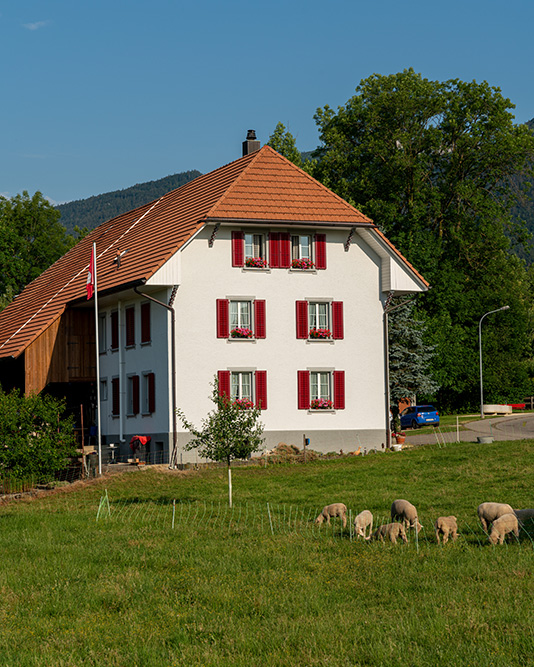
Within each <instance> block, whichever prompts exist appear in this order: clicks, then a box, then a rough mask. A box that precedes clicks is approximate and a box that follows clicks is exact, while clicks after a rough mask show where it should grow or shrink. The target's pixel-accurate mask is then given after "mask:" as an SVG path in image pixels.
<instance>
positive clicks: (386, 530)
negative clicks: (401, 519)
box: [369, 523, 408, 544]
mask: <svg viewBox="0 0 534 667" xmlns="http://www.w3.org/2000/svg"><path fill="white" fill-rule="evenodd" d="M386 537H387V538H388V539H389V541H390V542H393V544H397V538H398V537H400V538H401V539H402V541H403V542H404V543H406V542H408V539H407V537H406V531H405V530H404V526H403V525H402V523H385V524H384V525H382V526H380V528H377V529H376V530H375V532H374V533H373V534H372V535H371V537H370V538H369V539H371V540H381V541H382V542H384V539H385V538H386Z"/></svg>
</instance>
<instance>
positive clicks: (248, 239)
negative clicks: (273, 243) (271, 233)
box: [244, 232, 267, 264]
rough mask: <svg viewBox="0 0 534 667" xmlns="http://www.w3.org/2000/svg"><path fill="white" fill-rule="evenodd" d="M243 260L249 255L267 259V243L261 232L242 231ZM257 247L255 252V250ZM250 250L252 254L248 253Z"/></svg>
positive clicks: (249, 256)
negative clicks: (243, 240) (243, 239)
mask: <svg viewBox="0 0 534 667" xmlns="http://www.w3.org/2000/svg"><path fill="white" fill-rule="evenodd" d="M244 237H245V244H244V246H245V247H244V260H245V264H246V261H247V259H249V258H251V257H261V258H262V259H265V260H267V244H266V240H265V234H264V233H263V232H244ZM256 249H257V252H256ZM251 252H252V254H250V253H251Z"/></svg>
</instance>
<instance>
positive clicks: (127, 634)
mask: <svg viewBox="0 0 534 667" xmlns="http://www.w3.org/2000/svg"><path fill="white" fill-rule="evenodd" d="M533 452H534V443H533V442H529V441H523V442H509V443H493V444H490V445H478V444H455V445H448V446H447V447H443V448H441V449H439V448H432V447H421V448H416V449H412V450H409V451H406V452H401V453H387V454H375V455H369V456H366V457H354V458H345V459H333V460H325V461H317V462H314V463H311V464H307V465H280V466H269V467H268V468H261V467H250V468H236V469H235V470H234V480H233V481H234V505H235V506H234V508H233V509H232V510H231V511H230V510H229V509H228V508H227V507H226V504H225V502H226V497H227V488H226V472H225V471H224V470H221V469H212V470H204V471H199V472H191V473H179V472H170V471H167V470H166V469H165V468H157V469H155V468H154V469H145V470H135V471H132V472H127V473H124V474H122V475H113V476H111V477H108V478H105V479H102V480H97V481H95V482H92V483H79V484H75V485H72V487H71V488H70V489H68V490H64V489H61V490H58V491H56V492H52V493H49V494H43V495H42V496H39V497H38V498H35V499H32V500H29V501H26V500H22V501H16V502H11V503H9V504H5V505H2V506H0V520H1V524H2V531H1V532H0V548H1V553H2V566H1V569H0V593H1V595H0V665H2V667H10V666H19V665H28V666H30V665H31V666H32V667H33V666H40V665H54V666H78V665H94V666H102V665H106V666H121V667H122V666H126V665H128V666H129V667H132V666H143V667H145V666H147V667H150V666H152V665H157V666H159V665H162V666H163V665H247V666H248V667H251V666H255V665H438V664H439V665H477V666H482V665H502V666H509V665H529V664H533V663H534V608H533V603H532V600H533V595H534V567H533V565H534V549H533V540H532V538H531V536H530V535H529V534H528V533H527V532H525V531H523V532H522V534H521V537H520V540H519V542H517V541H516V540H515V538H514V540H513V541H511V542H510V543H508V544H505V545H502V546H496V547H492V546H490V545H489V544H488V541H487V537H486V536H485V534H484V533H483V532H482V529H481V528H480V526H479V525H477V521H476V507H477V505H478V504H479V503H480V502H483V501H486V500H496V501H503V502H509V503H510V504H511V505H512V506H513V507H534V498H533V490H534V465H533ZM106 493H107V498H108V500H109V506H108V503H107V502H102V499H103V498H104V499H105V498H106V495H105V494H106ZM395 498H407V499H409V500H411V501H412V502H413V503H415V504H416V505H417V507H418V509H419V517H420V519H421V521H422V523H423V525H424V527H425V530H424V531H422V532H421V534H420V537H419V539H418V541H417V543H416V541H415V540H414V538H413V536H412V538H411V540H410V543H409V544H408V545H403V544H397V545H391V544H381V543H374V542H373V543H369V542H363V541H358V540H355V539H351V538H352V536H351V531H349V527H348V526H347V529H346V530H345V531H342V530H341V527H340V525H339V524H337V523H334V524H333V525H332V526H331V527H330V528H329V527H328V526H326V525H324V526H322V527H318V526H315V525H314V523H313V518H314V517H315V516H316V515H317V513H318V512H319V510H320V509H321V508H322V506H323V505H325V504H327V503H331V502H344V503H345V504H346V505H347V506H348V507H349V508H350V509H351V512H352V516H354V515H355V513H357V512H359V511H361V510H362V509H370V510H371V511H372V512H373V514H374V515H375V523H380V522H383V521H385V520H386V519H387V515H388V513H389V507H390V504H391V502H392V500H394V499H395ZM173 501H176V503H175V506H174V510H173ZM99 507H100V514H99V518H98V521H97V513H98V510H99ZM449 514H455V515H456V516H457V517H458V522H459V528H460V532H461V536H460V538H459V539H458V541H457V542H456V543H455V544H447V545H445V546H438V545H437V544H436V543H435V539H434V537H433V529H432V525H433V522H434V520H435V519H436V517H437V516H440V515H449Z"/></svg>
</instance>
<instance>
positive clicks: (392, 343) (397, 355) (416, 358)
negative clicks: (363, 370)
mask: <svg viewBox="0 0 534 667" xmlns="http://www.w3.org/2000/svg"><path fill="white" fill-rule="evenodd" d="M388 332H389V381H390V396H391V401H392V404H393V406H394V405H395V404H398V402H399V401H401V400H402V399H404V398H413V397H416V396H417V395H423V396H425V397H429V396H431V395H433V394H434V393H435V392H436V391H437V390H438V389H439V385H438V383H437V382H435V381H434V380H433V378H432V370H431V362H432V358H433V357H434V355H435V346H434V345H428V344H427V343H426V342H425V339H426V336H427V330H426V324H425V322H424V321H423V320H419V319H417V316H416V314H415V304H414V303H413V302H411V303H407V304H406V305H404V306H401V307H400V308H398V309H397V310H394V311H393V312H392V313H391V314H390V315H389V316H388ZM392 411H393V412H394V410H393V408H392Z"/></svg>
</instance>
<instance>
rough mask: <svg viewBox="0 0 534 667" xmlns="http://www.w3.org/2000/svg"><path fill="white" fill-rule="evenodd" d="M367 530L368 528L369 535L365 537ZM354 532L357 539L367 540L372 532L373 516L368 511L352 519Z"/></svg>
mask: <svg viewBox="0 0 534 667" xmlns="http://www.w3.org/2000/svg"><path fill="white" fill-rule="evenodd" d="M367 528H369V535H367ZM354 532H355V534H356V536H358V537H364V538H365V539H366V540H368V539H369V538H370V537H371V533H372V532H373V515H372V514H371V512H370V511H369V510H363V512H360V513H359V514H358V516H357V517H356V518H355V519H354Z"/></svg>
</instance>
